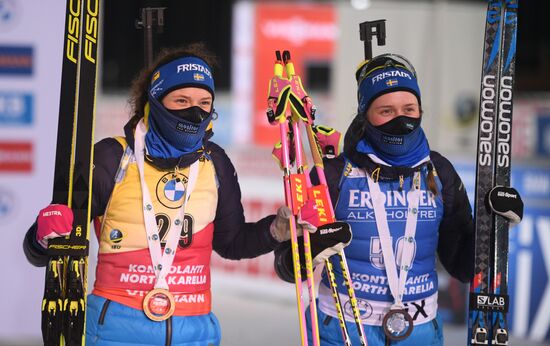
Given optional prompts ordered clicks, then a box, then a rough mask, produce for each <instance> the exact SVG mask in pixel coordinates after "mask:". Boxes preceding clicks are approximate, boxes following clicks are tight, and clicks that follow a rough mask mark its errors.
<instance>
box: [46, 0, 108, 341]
mask: <svg viewBox="0 0 550 346" xmlns="http://www.w3.org/2000/svg"><path fill="white" fill-rule="evenodd" d="M99 8H100V7H99V0H68V1H67V9H66V19H65V34H64V49H63V64H62V77H61V93H60V105H59V120H58V134H57V147H56V159H55V162H56V165H55V173H54V188H53V199H52V203H58V204H66V205H68V206H69V207H71V208H72V210H73V214H74V222H73V230H72V232H71V235H70V236H69V237H67V238H61V239H54V240H51V241H50V242H49V243H48V254H49V255H50V256H51V259H50V261H49V263H48V266H47V267H46V286H45V290H44V298H43V301H42V336H43V341H44V344H45V345H62V344H66V345H83V344H84V335H85V313H86V287H87V280H86V278H87V267H88V257H87V256H88V242H89V241H88V239H89V231H90V230H89V227H90V222H89V220H90V212H91V184H92V162H93V127H94V116H95V90H96V73H97V45H98V33H99Z"/></svg>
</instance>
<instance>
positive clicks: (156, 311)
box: [143, 288, 176, 321]
mask: <svg viewBox="0 0 550 346" xmlns="http://www.w3.org/2000/svg"><path fill="white" fill-rule="evenodd" d="M174 310H176V301H175V300H174V295H172V293H170V292H169V291H168V290H167V289H164V288H155V289H153V290H151V291H149V293H147V294H146V295H145V298H144V299H143V312H144V313H145V315H146V316H147V317H149V319H151V320H153V321H164V320H166V319H168V318H170V317H171V316H172V315H173V314H174Z"/></svg>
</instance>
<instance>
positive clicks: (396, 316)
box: [382, 309, 413, 341]
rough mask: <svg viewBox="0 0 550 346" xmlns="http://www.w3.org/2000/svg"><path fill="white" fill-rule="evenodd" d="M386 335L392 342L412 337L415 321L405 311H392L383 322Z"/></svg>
mask: <svg viewBox="0 0 550 346" xmlns="http://www.w3.org/2000/svg"><path fill="white" fill-rule="evenodd" d="M382 327H383V328H384V334H386V336H387V337H388V338H389V339H391V340H395V341H398V340H403V339H405V338H407V337H408V336H409V335H411V333H412V330H413V319H412V317H411V315H409V313H408V312H407V310H405V309H390V311H389V312H388V313H387V314H386V315H385V316H384V320H383V321H382Z"/></svg>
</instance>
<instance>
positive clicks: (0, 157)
mask: <svg viewBox="0 0 550 346" xmlns="http://www.w3.org/2000/svg"><path fill="white" fill-rule="evenodd" d="M32 157H33V144H32V143H31V142H7V141H0V173H1V172H20V173H24V172H31V171H32V168H33V162H32Z"/></svg>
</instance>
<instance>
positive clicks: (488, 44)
mask: <svg viewBox="0 0 550 346" xmlns="http://www.w3.org/2000/svg"><path fill="white" fill-rule="evenodd" d="M517 7H518V2H517V0H500V1H495V0H491V1H489V4H488V9H487V21H486V28H485V45H484V55H483V65H482V77H481V98H480V99H481V100H480V113H479V126H478V148H477V168H476V190H475V194H476V195H475V229H476V235H475V267H474V279H473V282H472V284H471V286H470V307H469V310H470V311H469V320H468V343H469V344H471V345H508V322H507V315H506V314H507V312H508V295H507V293H508V290H507V283H508V228H509V224H508V221H507V220H506V219H505V218H503V217H502V216H498V215H493V214H491V213H490V211H489V210H488V209H487V207H486V203H485V196H486V195H487V193H488V192H489V191H490V190H491V189H492V188H493V187H495V186H509V185H510V169H511V144H512V143H511V136H512V96H513V90H512V89H513V85H514V71H515V53H516V33H517Z"/></svg>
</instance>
